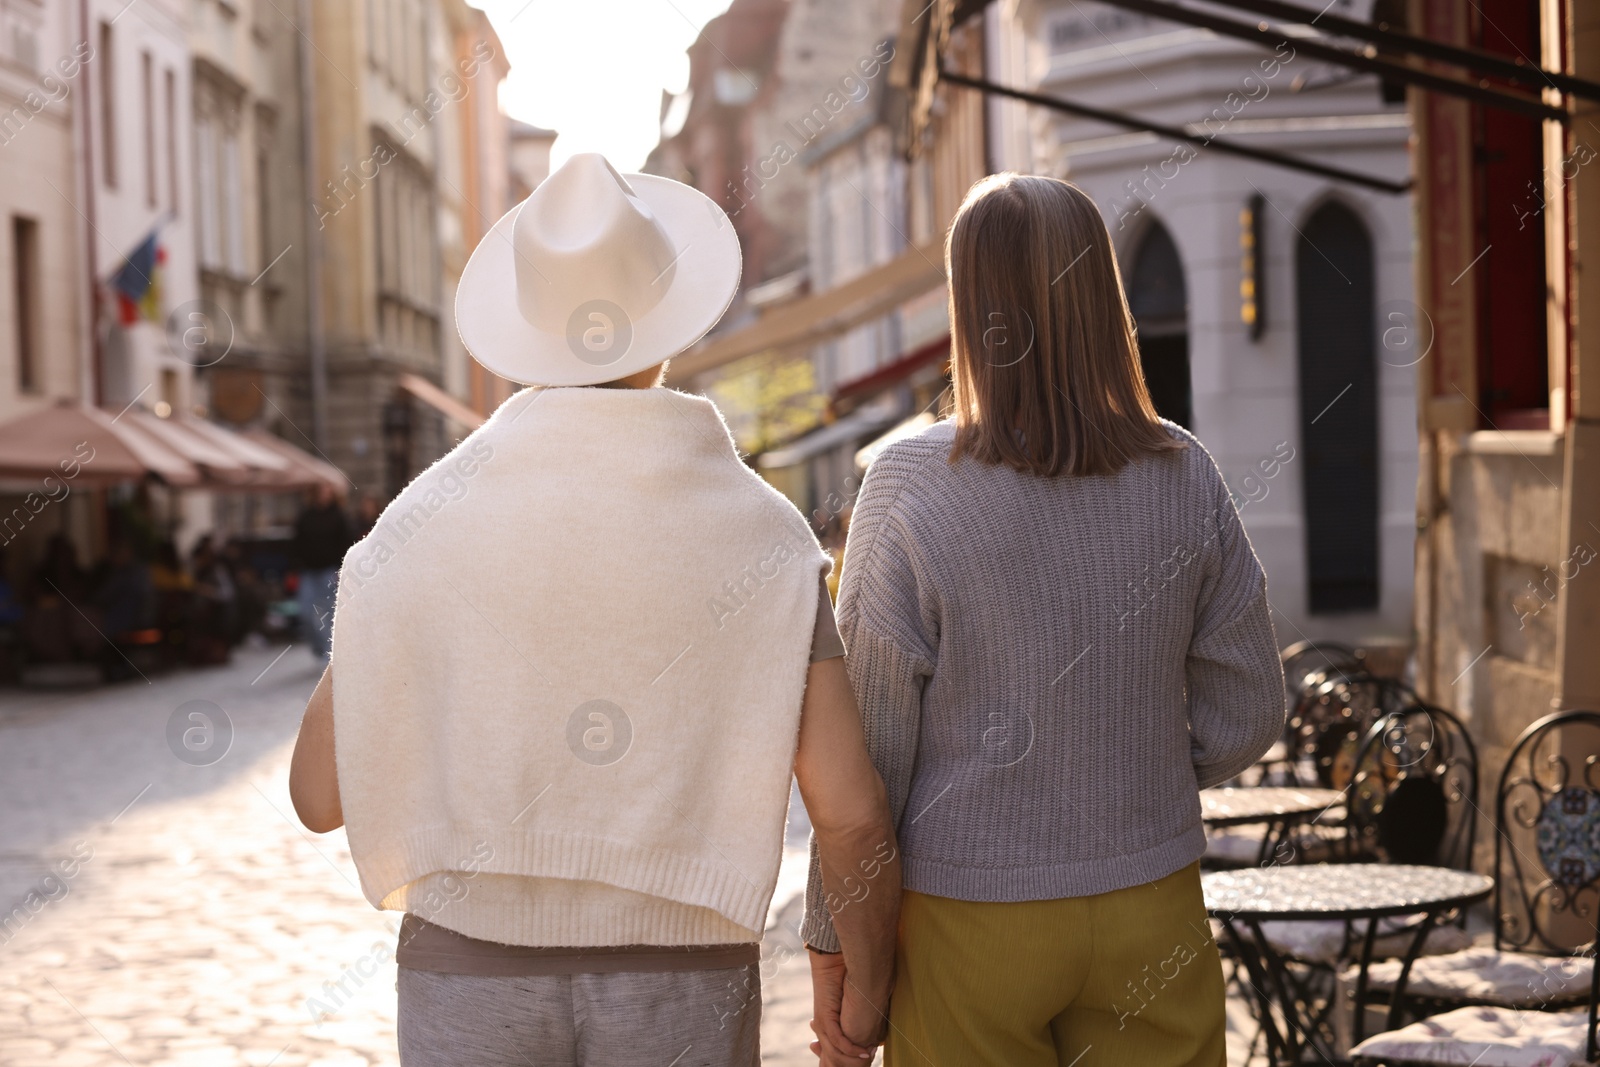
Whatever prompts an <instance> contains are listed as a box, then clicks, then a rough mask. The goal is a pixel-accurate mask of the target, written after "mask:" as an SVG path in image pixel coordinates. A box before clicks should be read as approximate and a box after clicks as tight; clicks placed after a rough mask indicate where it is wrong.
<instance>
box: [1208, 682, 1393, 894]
mask: <svg viewBox="0 0 1600 1067" xmlns="http://www.w3.org/2000/svg"><path fill="white" fill-rule="evenodd" d="M1313 674H1315V672H1313ZM1308 684H1309V688H1308V689H1307V690H1306V691H1305V692H1303V693H1302V694H1301V695H1300V698H1299V700H1298V701H1296V703H1295V704H1294V706H1293V707H1292V708H1291V709H1290V712H1289V715H1288V718H1287V721H1286V722H1285V724H1284V739H1283V741H1282V742H1280V743H1279V744H1278V745H1275V746H1274V748H1276V749H1278V750H1279V754H1278V756H1277V757H1276V758H1275V759H1273V760H1270V761H1267V760H1264V761H1263V771H1264V773H1263V774H1262V776H1261V779H1262V780H1261V783H1260V784H1266V783H1267V782H1268V781H1269V780H1273V781H1275V784H1278V783H1281V784H1284V785H1289V786H1294V787H1298V788H1302V789H1305V788H1320V789H1339V790H1344V789H1347V788H1348V786H1349V785H1350V783H1351V781H1352V779H1353V778H1354V776H1355V767H1356V756H1357V754H1358V751H1359V749H1360V748H1361V744H1362V738H1363V737H1365V736H1366V734H1367V733H1368V731H1370V730H1371V728H1372V724H1373V723H1374V722H1376V721H1377V720H1378V719H1380V718H1382V717H1384V716H1385V715H1386V714H1390V713H1393V712H1398V711H1401V710H1403V709H1405V708H1407V707H1410V706H1412V705H1414V704H1415V703H1417V697H1416V695H1415V694H1414V693H1412V692H1411V690H1409V689H1407V688H1406V687H1405V686H1404V685H1402V684H1401V683H1400V682H1397V681H1395V680H1393V679H1389V678H1380V677H1377V676H1375V675H1370V674H1363V673H1357V674H1350V675H1346V674H1343V673H1341V672H1340V671H1339V670H1337V669H1335V670H1333V671H1332V672H1330V673H1329V674H1328V675H1327V676H1326V677H1322V678H1321V679H1320V680H1317V678H1316V677H1313V678H1312V680H1311V681H1310V682H1309V683H1308ZM1269 763H1270V764H1272V765H1275V766H1276V767H1278V768H1279V769H1278V770H1277V771H1273V770H1271V768H1270V767H1269V766H1267V764H1269ZM1246 788H1248V787H1246ZM1345 832H1346V831H1345V810H1344V808H1343V807H1342V806H1341V807H1335V808H1331V809H1329V810H1328V811H1326V812H1324V813H1322V814H1321V815H1320V816H1318V817H1317V818H1316V819H1314V820H1311V821H1309V822H1308V821H1303V820H1294V819H1286V820H1282V821H1279V822H1273V823H1260V824H1256V825H1251V826H1241V827H1234V828H1230V829H1227V830H1222V831H1219V832H1217V833H1214V834H1212V835H1210V836H1209V838H1208V840H1207V843H1206V855H1205V857H1204V858H1203V859H1202V865H1203V866H1204V867H1205V868H1206V869H1207V870H1224V869H1227V868H1238V867H1256V866H1261V867H1265V866H1278V865H1281V864H1284V863H1291V862H1308V861H1324V860H1337V859H1341V858H1344V855H1345V853H1346V850H1345V848H1344V845H1343V838H1344V836H1345Z"/></svg>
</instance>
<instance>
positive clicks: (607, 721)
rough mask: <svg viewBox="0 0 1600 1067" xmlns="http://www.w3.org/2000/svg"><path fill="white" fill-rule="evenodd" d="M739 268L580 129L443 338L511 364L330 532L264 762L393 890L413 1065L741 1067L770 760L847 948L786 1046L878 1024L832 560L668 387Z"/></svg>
mask: <svg viewBox="0 0 1600 1067" xmlns="http://www.w3.org/2000/svg"><path fill="white" fill-rule="evenodd" d="M740 265H741V260H740V254H739V245H738V241H737V239H736V237H735V236H734V232H733V227H732V225H731V224H730V222H729V220H728V218H727V216H726V215H725V214H724V213H723V212H722V210H721V209H720V208H718V207H717V206H716V204H714V203H713V202H712V201H711V200H710V199H708V198H707V197H705V196H704V195H703V194H701V193H700V192H698V191H697V190H695V189H692V188H690V187H688V186H686V185H682V184H680V183H678V182H674V181H670V180H668V179H665V178H661V177H656V176H653V175H643V174H629V175H626V176H624V175H622V174H619V173H618V172H617V171H616V170H615V168H613V167H612V166H611V164H610V163H608V162H607V161H606V160H605V159H604V158H603V157H601V156H599V155H593V154H589V155H579V156H575V157H573V158H572V159H571V160H570V161H568V162H567V163H566V164H565V165H564V166H563V167H561V168H560V169H559V170H557V171H556V172H555V173H554V174H552V175H551V176H550V178H549V179H548V180H547V181H546V182H545V183H544V184H542V185H541V186H540V187H539V188H538V189H536V190H535V191H534V192H533V194H532V195H530V196H529V197H528V199H527V200H525V201H524V202H523V203H521V204H520V205H518V206H517V207H515V208H513V209H512V210H511V211H510V212H509V213H507V214H506V215H505V217H503V218H502V219H500V220H499V222H497V223H496V224H495V226H494V227H493V229H492V230H491V231H490V232H489V233H488V235H487V236H485V238H484V239H483V241H482V242H481V243H480V244H479V246H478V248H477V249H476V250H475V251H474V253H473V255H472V258H471V259H470V261H469V262H468V263H467V267H466V269H465V271H464V272H463V274H462V278H461V283H460V287H459V293H458V296H457V300H456V316H457V322H458V328H459V329H460V332H461V337H462V340H463V341H464V342H465V344H466V346H467V348H468V350H469V351H470V352H471V354H472V356H473V357H474V358H475V359H477V360H478V361H479V362H480V363H482V364H483V365H484V366H485V367H487V368H489V369H490V370H492V371H494V372H495V373H497V374H500V375H502V376H504V377H507V378H510V379H512V380H514V381H518V382H522V383H525V384H527V385H530V386H536V387H538V388H531V389H526V390H523V391H521V392H519V393H517V394H516V395H514V396H513V397H511V398H510V399H509V400H507V401H506V402H505V403H504V404H502V405H501V406H500V408H499V409H498V410H496V411H495V412H494V413H493V414H492V415H491V416H490V417H489V418H488V420H487V421H486V422H485V423H484V424H483V425H482V426H481V427H479V428H478V429H477V430H475V431H473V433H471V434H470V435H469V436H468V437H467V438H466V439H465V440H463V441H462V442H461V443H460V444H459V445H458V446H457V447H456V448H454V449H452V450H451V451H450V452H449V453H448V454H447V455H445V456H444V457H443V458H442V459H440V460H439V461H438V462H436V463H435V464H434V465H433V466H432V467H430V468H429V469H428V470H427V471H425V472H423V473H422V474H421V475H419V476H418V477H417V479H416V480H415V481H413V482H412V483H411V484H410V485H409V486H407V487H406V488H405V489H404V490H403V491H402V492H401V493H400V494H399V495H398V496H397V497H396V498H395V499H394V500H393V501H392V502H391V503H390V504H389V505H388V507H387V508H386V509H385V510H384V512H383V514H382V515H381V516H380V517H379V519H378V521H377V523H376V524H375V525H374V526H373V528H372V530H371V531H370V532H369V533H368V534H367V535H366V536H365V537H364V538H363V539H362V540H361V541H360V542H358V543H357V544H356V545H355V546H353V547H352V548H351V549H350V551H349V553H348V554H347V555H346V556H345V559H344V565H343V568H342V570H341V578H340V583H339V592H338V603H337V606H336V611H335V615H334V630H333V653H332V662H331V663H330V665H329V667H328V669H327V670H326V672H325V673H324V674H323V677H322V680H321V682H320V683H319V684H318V686H317V688H316V691H315V693H314V694H313V695H312V697H311V700H310V702H309V703H308V705H307V708H306V713H305V717H304V720H303V721H302V724H301V730H300V737H299V740H298V741H297V743H296V747H295V753H294V760H293V764H292V767H291V772H290V794H291V797H292V799H293V801H294V804H295V809H296V811H297V812H298V813H299V815H300V817H301V820H302V821H303V822H304V823H305V825H306V826H307V827H308V828H310V829H311V830H313V831H316V832H319V833H325V832H328V831H331V830H334V829H337V828H338V827H339V826H341V825H344V826H346V828H347V831H348V835H349V842H350V851H351V856H352V858H353V859H354V861H355V865H356V869H357V872H358V873H359V875H360V879H361V887H362V891H363V893H364V894H365V895H366V897H367V899H368V900H369V901H370V902H371V903H372V904H373V905H374V906H376V907H379V908H382V909H386V910H391V911H398V912H402V913H404V917H403V920H402V922H401V923H399V924H398V926H397V930H398V934H399V944H398V950H397V962H398V963H399V967H400V972H399V974H400V977H399V996H400V1015H399V1043H400V1055H401V1060H402V1063H403V1064H405V1065H406V1067H432V1065H436V1064H438V1065H443V1064H462V1063H472V1064H474V1065H499V1064H506V1065H514V1064H527V1063H530V1062H531V1063H538V1064H540V1067H544V1065H545V1064H574V1065H575V1064H585V1063H587V1064H607V1065H611V1064H661V1065H666V1064H669V1063H670V1064H674V1065H677V1067H689V1065H691V1064H701V1065H708V1067H709V1065H719V1067H720V1065H724V1064H738V1065H740V1067H745V1065H754V1064H756V1063H757V1062H758V1061H759V1059H760V1051H759V1019H760V1010H761V1001H760V979H761V975H760V966H759V948H760V941H761V937H762V932H763V930H764V928H765V925H766V921H767V911H768V906H769V903H770V900H771V897H772V895H773V891H774V887H775V885H776V881H777V875H778V865H779V860H780V858H781V855H782V849H783V832H784V825H785V815H786V811H787V805H788V798H789V788H790V786H789V782H790V777H791V771H792V773H793V776H794V777H795V778H797V779H798V781H799V785H800V790H801V794H802V797H803V798H804V800H805V803H806V808H807V811H808V813H809V815H810V817H811V821H812V825H813V828H814V833H815V842H816V845H817V849H818V852H819V855H820V857H821V863H822V871H823V877H824V880H825V883H826V885H827V887H828V889H829V891H830V904H831V906H832V908H833V909H834V922H835V926H836V928H837V931H838V935H839V941H840V945H841V947H842V950H843V951H842V953H840V954H833V955H825V954H821V953H816V954H814V955H813V972H814V989H815V1015H816V1018H815V1019H814V1020H813V1023H812V1027H813V1029H814V1030H816V1032H817V1035H818V1041H817V1042H816V1043H814V1044H813V1049H814V1050H815V1051H816V1052H817V1053H818V1055H820V1056H821V1057H822V1059H823V1060H824V1062H826V1063H845V1062H854V1063H860V1062H862V1060H863V1059H870V1058H871V1055H872V1051H871V1050H872V1047H873V1046H874V1045H875V1044H876V1043H877V1042H878V1040H879V1039H880V1038H881V1036H882V1030H883V1028H884V1024H885V1022H886V1015H885V1014H884V1012H885V1009H886V1006H887V1003H888V996H889V991H890V987H891V984H892V980H893V977H892V972H893V957H894V941H895V926H896V915H897V910H898V906H899V898H900V867H899V853H898V847H897V845H896V842H895V835H894V829H893V826H892V824H891V822H890V819H889V812H888V807H887V804H886V801H885V793H884V787H883V783H882V780H881V779H880V778H879V777H878V775H877V772H876V771H874V770H873V767H872V764H871V761H870V760H869V758H868V755H867V751H866V747H865V742H864V739H863V734H862V727H861V719H860V716H859V713H858V711H857V707H856V703H855V697H854V696H853V694H852V692H851V688H850V683H849V680H848V678H847V676H846V674H845V670H844V667H843V659H842V658H841V657H842V655H843V652H844V648H843V645H842V643H841V642H840V639H839V637H838V630H837V627H836V625H835V623H834V621H833V609H832V605H831V602H830V601H829V599H828V595H827V591H826V586H825V585H823V584H822V579H823V578H824V577H825V575H826V573H827V571H828V569H829V567H830V563H829V560H828V558H827V556H825V555H824V554H823V553H822V551H821V549H820V547H819V546H818V544H817V541H816V538H815V536H814V534H813V533H812V531H811V528H810V527H809V526H808V525H807V523H806V521H805V520H804V519H803V518H802V517H801V515H800V513H799V512H798V511H797V510H796V509H795V508H794V507H793V505H791V504H790V503H789V502H788V501H787V500H785V499H784V498H783V497H782V496H781V495H779V494H778V493H777V492H776V491H775V490H773V489H772V488H771V487H770V486H768V485H767V484H766V483H765V482H764V481H762V480H761V479H760V478H759V477H758V476H756V475H755V474H754V473H753V472H752V471H751V470H750V469H749V467H748V466H747V465H746V464H745V463H744V462H743V461H742V460H741V459H740V457H739V454H738V451H737V449H736V447H735V445H734V443H733V440H732V437H731V436H730V434H729V433H728V430H727V427H726V426H725V425H724V423H723V421H722V418H721V416H720V414H719V413H718V412H717V410H716V408H715V407H714V406H713V405H712V404H711V403H710V402H709V401H708V400H706V399H704V398H702V397H697V396H691V395H688V394H684V393H680V392H676V391H674V390H670V389H666V388H663V387H662V386H661V382H662V379H663V376H664V373H665V364H666V361H667V360H669V359H670V358H671V357H672V356H674V355H675V354H677V353H679V352H681V351H683V350H684V349H685V348H687V347H688V346H690V345H692V344H693V343H694V342H695V341H697V340H698V339H699V338H700V337H702V336H703V335H704V334H705V333H706V332H707V331H708V330H709V329H711V327H712V326H713V325H715V323H716V322H717V320H718V319H719V318H721V316H722V314H723V312H724V311H726V309H727V307H728V304H729V302H730V301H731V300H732V299H733V296H734V293H735V291H736V289H737V287H738V282H739V274H740ZM590 387H603V388H590ZM335 742H337V743H335Z"/></svg>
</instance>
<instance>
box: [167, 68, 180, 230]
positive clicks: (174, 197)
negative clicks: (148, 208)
mask: <svg viewBox="0 0 1600 1067" xmlns="http://www.w3.org/2000/svg"><path fill="white" fill-rule="evenodd" d="M166 82H167V187H168V188H167V198H168V203H167V208H168V210H170V211H171V212H172V214H173V215H174V216H176V215H177V214H178V78H177V75H175V74H174V73H173V71H172V68H171V67H168V68H167V71H166Z"/></svg>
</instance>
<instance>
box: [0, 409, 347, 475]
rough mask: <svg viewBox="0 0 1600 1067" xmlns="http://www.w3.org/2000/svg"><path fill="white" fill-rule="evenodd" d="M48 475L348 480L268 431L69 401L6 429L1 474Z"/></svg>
mask: <svg viewBox="0 0 1600 1067" xmlns="http://www.w3.org/2000/svg"><path fill="white" fill-rule="evenodd" d="M49 477H54V478H57V479H61V480H66V481H70V482H72V483H73V484H76V485H85V484H89V485H110V484H115V483H118V482H128V481H138V480H140V479H143V478H146V477H155V478H157V479H159V480H160V481H162V482H164V483H166V484H167V485H171V486H178V487H187V488H204V489H216V490H221V491H228V492H236V491H241V490H245V491H251V490H265V491H273V490H276V491H284V490H292V489H299V488H304V487H306V486H311V485H316V484H319V483H320V484H327V485H330V486H332V487H334V488H335V489H339V490H342V489H344V488H345V486H346V485H347V484H348V483H347V481H346V479H345V477H344V475H343V474H342V473H340V471H339V470H338V468H336V467H334V466H333V465H332V464H329V463H325V462H323V461H322V460H320V459H317V458H316V457H314V456H310V455H308V454H306V453H305V452H302V451H301V450H300V449H298V448H296V447H295V446H294V445H291V444H289V443H288V442H287V441H283V440H281V439H279V438H277V437H274V436H273V435H272V434H270V433H267V432H266V431H264V430H250V431H246V432H244V433H240V432H237V431H234V430H230V429H228V428H227V427H224V426H219V425H217V424H216V423H211V422H206V421H204V420H202V419H195V418H190V417H187V416H183V415H173V416H172V417H170V418H165V419H163V418H158V417H157V416H156V415H154V414H152V413H151V412H149V411H146V410H145V409H143V408H130V409H127V410H124V411H122V412H119V413H117V414H115V415H113V414H112V413H110V412H107V411H102V410H100V409H98V408H89V407H82V406H79V405H78V404H75V403H72V402H70V401H69V402H64V403H62V404H59V405H56V406H54V407H47V408H41V409H40V410H38V411H35V412H33V413H32V414H30V415H24V416H22V417H21V418H19V419H15V420H13V421H11V422H9V423H6V424H5V425H3V426H0V479H7V480H12V481H38V480H42V479H44V478H49Z"/></svg>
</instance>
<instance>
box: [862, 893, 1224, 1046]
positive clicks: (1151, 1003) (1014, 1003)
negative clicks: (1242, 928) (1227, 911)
mask: <svg viewBox="0 0 1600 1067" xmlns="http://www.w3.org/2000/svg"><path fill="white" fill-rule="evenodd" d="M1223 997H1224V991H1223V978H1222V962H1221V959H1220V958H1219V956H1218V954H1217V945H1216V941H1215V940H1214V939H1213V937H1212V935H1211V927H1210V924H1209V923H1208V922H1207V920H1206V912H1205V905H1204V903H1203V902H1202V900H1201V896H1200V865H1199V864H1198V863H1195V864H1192V865H1190V866H1188V867H1185V868H1184V869H1183V870H1181V871H1178V872H1176V873H1174V874H1170V875H1168V876H1167V877H1165V878H1162V879H1160V880H1158V881H1155V882H1150V883H1148V884H1146V885H1138V886H1132V887H1130V888H1128V889H1119V890H1116V891H1115V892H1111V893H1101V894H1099V895H1097V896H1090V897H1068V898H1064V899H1061V900H1036V901H1024V902H1020V903H1015V904H987V903H977V902H973V901H966V900H952V899H950V898H948V897H936V896H929V895H927V894H925V893H914V892H911V891H910V890H907V891H906V892H905V895H904V898H903V901H902V904H901V912H900V950H899V958H898V970H897V977H896V980H895V991H894V999H893V1001H892V1003H891V1006H890V1009H889V1021H890V1028H889V1037H888V1041H887V1043H886V1045H885V1048H884V1064H885V1067H926V1065H928V1064H934V1065H937V1067H969V1065H979V1064H1005V1065H1006V1067H1034V1065H1037V1067H1223V1065H1224V1063H1225V1061H1226V1047H1225V1032H1226V1020H1225V1016H1224V1010H1223Z"/></svg>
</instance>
